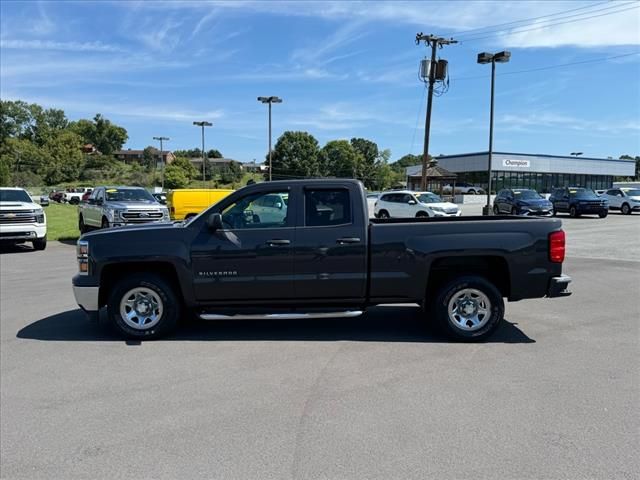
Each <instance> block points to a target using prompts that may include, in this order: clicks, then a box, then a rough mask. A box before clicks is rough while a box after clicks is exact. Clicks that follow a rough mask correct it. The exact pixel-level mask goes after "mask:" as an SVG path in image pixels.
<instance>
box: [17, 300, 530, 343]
mask: <svg viewBox="0 0 640 480" xmlns="http://www.w3.org/2000/svg"><path fill="white" fill-rule="evenodd" d="M101 313H102V315H101V320H100V323H95V322H90V321H89V320H88V319H87V317H86V315H85V314H84V313H83V312H82V311H81V310H79V309H77V310H68V311H66V312H62V313H58V314H56V315H51V316H49V317H46V318H43V319H41V320H37V321H35V322H33V323H31V324H30V325H27V326H26V327H24V328H23V329H21V330H20V331H19V332H18V334H17V337H18V338H23V339H30V340H44V341H96V342H105V341H115V342H118V341H123V340H122V338H121V337H119V336H118V335H117V334H116V333H115V332H113V331H112V330H111V328H109V326H108V325H107V324H106V319H105V315H104V312H101ZM175 340H179V341H253V340H255V341H278V340H282V341H296V340H298V341H319V342H322V341H339V340H350V341H354V342H416V343H420V342H422V343H450V342H451V340H450V339H448V338H447V337H445V336H444V335H442V334H440V333H439V332H438V331H437V330H436V329H435V328H433V326H431V325H430V324H429V322H427V321H425V319H424V318H423V315H422V314H421V312H420V310H419V309H418V308H417V307H376V308H372V309H371V310H369V311H368V312H367V313H366V314H365V315H363V316H362V317H358V318H350V319H344V318H335V319H322V320H217V321H210V322H206V321H200V320H193V321H186V322H183V323H182V325H181V326H180V328H178V329H177V330H176V331H175V332H174V333H173V334H171V335H169V336H168V337H165V338H163V339H161V340H157V341H175ZM534 342H535V340H533V339H531V338H530V337H528V336H527V335H526V334H525V333H524V332H523V331H522V330H520V328H518V326H517V324H515V323H512V322H509V321H504V322H503V324H502V325H501V326H500V328H498V330H497V331H496V332H495V333H494V334H493V335H492V336H491V338H489V339H488V340H486V342H485V343H534ZM139 343H140V342H136V341H128V342H127V344H128V345H136V344H139Z"/></svg>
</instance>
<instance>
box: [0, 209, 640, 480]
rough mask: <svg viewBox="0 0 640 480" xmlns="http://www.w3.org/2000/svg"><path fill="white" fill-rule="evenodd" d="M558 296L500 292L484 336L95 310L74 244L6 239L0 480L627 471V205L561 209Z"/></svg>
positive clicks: (637, 429)
mask: <svg viewBox="0 0 640 480" xmlns="http://www.w3.org/2000/svg"><path fill="white" fill-rule="evenodd" d="M561 218H563V220H564V224H565V230H566V231H567V238H568V252H567V261H566V263H565V272H566V273H568V274H569V275H571V276H572V277H573V279H574V283H573V286H572V290H573V291H574V294H573V295H572V296H571V297H567V298H560V299H553V300H550V299H540V300H529V301H523V302H517V303H510V304H507V309H506V312H507V313H506V319H507V322H505V324H504V325H503V326H502V328H501V329H500V330H499V331H498V332H497V333H496V335H495V336H494V337H492V338H491V340H490V341H489V342H487V343H484V344H477V345H469V344H455V343H450V342H448V341H447V340H445V339H443V338H442V337H440V336H438V335H437V334H435V333H434V332H433V331H431V330H430V329H429V328H426V327H425V326H424V325H423V323H422V322H421V316H420V313H419V311H418V310H417V309H416V308H413V307H410V306H409V307H393V308H392V307H379V308H377V309H375V310H372V311H371V312H370V313H368V314H367V315H365V316H363V317H361V318H358V319H350V320H344V319H341V320H329V321H327V320H322V321H297V322H294V321H287V322H285V321H269V322H235V323H233V322H212V323H195V324H191V325H188V326H187V327H185V328H183V329H182V330H181V331H180V332H178V333H177V334H176V335H174V336H173V337H171V338H170V339H167V340H161V341H155V342H146V343H141V344H140V343H135V342H124V341H122V340H119V339H118V338H116V337H114V336H113V335H112V334H111V333H110V330H109V329H108V328H106V327H105V326H98V325H94V324H91V323H88V322H87V320H86V319H85V317H84V315H83V314H82V313H81V312H80V311H79V310H78V309H77V308H76V306H75V302H74V300H73V295H72V292H71V288H70V277H71V276H72V275H73V274H74V272H75V269H76V266H75V251H74V247H73V246H72V245H65V244H61V243H56V242H53V243H51V244H50V245H49V246H48V248H47V250H46V251H44V252H34V251H30V250H29V249H28V248H25V249H21V248H18V249H14V250H10V251H6V250H5V251H4V252H3V253H2V254H1V255H0V270H1V272H0V337H1V338H0V360H1V363H0V453H1V460H0V476H2V478H65V479H66V478H109V479H114V478H181V479H183V478H221V479H235V478H242V479H270V478H274V479H276V478H277V479H280V478H304V479H307V478H310V479H325V478H326V479H333V478H336V479H346V478H358V479H360V478H366V479H375V478H379V479H393V478H402V479H410V478H416V479H424V478H439V479H442V478H452V479H454V478H455V479H461V478H473V479H480V478H488V479H495V478H508V479H523V478H535V479H538V478H553V479H555V478H571V479H573V478H576V479H578V478H580V479H582V478H598V479H599V478H602V479H605V478H606V479H611V478H622V479H632V478H638V472H640V456H639V455H638V454H637V448H636V446H637V445H638V443H639V441H640V415H638V414H639V412H638V410H639V409H638V405H640V367H639V362H638V359H639V358H640V357H639V353H640V348H639V347H640V330H639V321H640V242H639V239H640V215H633V216H623V215H620V214H617V213H612V214H611V215H610V216H609V217H608V218H606V219H599V218H597V217H584V218H579V219H570V218H568V217H566V216H562V217H561Z"/></svg>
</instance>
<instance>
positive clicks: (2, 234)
mask: <svg viewBox="0 0 640 480" xmlns="http://www.w3.org/2000/svg"><path fill="white" fill-rule="evenodd" d="M46 234H47V225H46V224H45V223H16V224H12V225H8V224H0V241H1V240H11V241H14V240H27V241H28V240H35V239H36V238H42V237H44V236H45V235H46Z"/></svg>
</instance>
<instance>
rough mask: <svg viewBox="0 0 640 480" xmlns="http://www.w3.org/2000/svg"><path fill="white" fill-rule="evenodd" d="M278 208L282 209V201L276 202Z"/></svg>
mask: <svg viewBox="0 0 640 480" xmlns="http://www.w3.org/2000/svg"><path fill="white" fill-rule="evenodd" d="M276 208H279V209H280V210H282V203H281V202H276Z"/></svg>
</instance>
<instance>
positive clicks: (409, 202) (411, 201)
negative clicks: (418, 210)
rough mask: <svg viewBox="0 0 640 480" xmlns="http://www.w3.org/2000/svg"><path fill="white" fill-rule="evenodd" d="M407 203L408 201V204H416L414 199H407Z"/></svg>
mask: <svg viewBox="0 0 640 480" xmlns="http://www.w3.org/2000/svg"><path fill="white" fill-rule="evenodd" d="M407 203H408V204H409V205H415V204H416V201H415V200H409V201H408V202H407Z"/></svg>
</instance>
